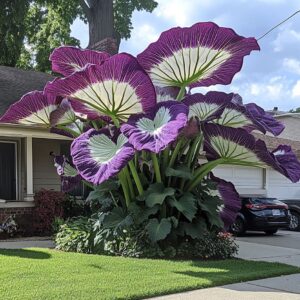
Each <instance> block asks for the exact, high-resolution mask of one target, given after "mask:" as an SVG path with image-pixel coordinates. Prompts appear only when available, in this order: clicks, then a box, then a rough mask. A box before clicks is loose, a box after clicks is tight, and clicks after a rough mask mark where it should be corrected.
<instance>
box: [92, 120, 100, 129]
mask: <svg viewBox="0 0 300 300" xmlns="http://www.w3.org/2000/svg"><path fill="white" fill-rule="evenodd" d="M92 125H93V127H94V128H95V129H97V130H99V127H98V124H97V122H96V121H92Z"/></svg>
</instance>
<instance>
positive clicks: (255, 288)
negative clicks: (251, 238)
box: [149, 241, 300, 300]
mask: <svg viewBox="0 0 300 300" xmlns="http://www.w3.org/2000/svg"><path fill="white" fill-rule="evenodd" d="M237 243H238V245H239V254H238V255H237V257H238V258H241V259H247V260H256V261H269V262H279V263H285V264H289V265H293V266H297V267H300V250H298V249H290V248H284V247H277V246H270V245H264V244H255V243H248V242H243V241H237ZM199 299H203V300H206V299H208V300H262V299H263V300H283V299H284V300H300V274H294V275H287V276H280V277H274V278H267V279H260V280H254V281H248V282H244V283H235V284H229V285H224V286H220V287H215V288H207V289H201V290H195V291H190V292H185V293H178V294H173V295H168V296H162V297H156V298H151V299H149V300H199Z"/></svg>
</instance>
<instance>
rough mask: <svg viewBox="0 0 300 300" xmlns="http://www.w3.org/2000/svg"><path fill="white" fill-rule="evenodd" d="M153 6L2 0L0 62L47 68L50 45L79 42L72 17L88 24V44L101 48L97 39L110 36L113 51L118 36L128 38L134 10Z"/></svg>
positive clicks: (137, 1)
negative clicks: (72, 32) (72, 33)
mask: <svg viewBox="0 0 300 300" xmlns="http://www.w3.org/2000/svg"><path fill="white" fill-rule="evenodd" d="M156 6H157V2H156V1H155V0H2V1H1V4H0V40H1V49H0V64H1V65H7V66H18V67H21V68H24V69H32V68H34V69H36V70H39V71H49V70H50V62H49V60H48V57H49V54H50V53H51V51H52V50H53V49H54V48H56V47H58V46H60V45H62V44H66V45H75V46H79V44H80V42H79V40H77V39H76V38H74V37H72V36H71V28H70V27H71V25H72V23H73V22H74V21H75V19H76V18H80V19H82V20H83V21H84V22H86V23H88V25H89V45H88V48H92V49H99V48H100V49H99V50H104V49H103V44H101V43H100V42H101V41H103V40H105V39H113V41H114V49H107V50H110V51H111V52H117V51H118V49H119V45H120V41H121V39H122V38H124V39H128V38H130V33H131V30H132V23H131V18H132V13H133V12H134V10H138V11H141V10H145V11H149V12H152V11H153V9H154V8H155V7H156ZM104 46H105V45H104Z"/></svg>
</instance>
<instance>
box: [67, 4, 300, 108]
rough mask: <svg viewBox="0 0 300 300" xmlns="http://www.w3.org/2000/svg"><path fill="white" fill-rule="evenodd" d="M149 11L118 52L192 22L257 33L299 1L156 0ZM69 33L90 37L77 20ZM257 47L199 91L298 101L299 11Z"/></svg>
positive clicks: (283, 104) (269, 102)
mask: <svg viewBox="0 0 300 300" xmlns="http://www.w3.org/2000/svg"><path fill="white" fill-rule="evenodd" d="M157 2H158V3H159V5H158V7H157V8H156V9H155V10H154V11H153V13H151V14H150V13H146V12H135V13H134V15H133V27H134V29H133V31H132V36H131V38H130V39H129V40H127V41H122V42H121V47H120V51H122V52H129V53H131V54H133V55H136V54H138V53H139V52H141V51H143V50H144V49H145V48H146V46H147V45H148V44H149V43H150V42H153V41H155V40H156V39H157V38H158V36H159V34H160V33H161V32H162V31H164V30H167V29H169V28H171V27H174V26H190V25H192V24H194V23H196V22H204V21H213V22H215V23H217V24H218V25H219V26H224V27H231V28H233V29H234V30H235V31H236V32H237V33H238V34H240V35H243V36H246V37H250V36H253V37H256V38H257V37H259V36H261V35H262V34H263V33H265V32H266V31H267V30H268V29H270V28H271V27H273V26H274V25H276V24H277V23H279V22H280V21H281V20H283V19H285V18H286V17H287V16H289V15H290V14H292V13H293V12H295V11H296V10H299V9H300V1H299V0H250V1H249V0H234V1H229V0H214V1H213V0H157ZM72 35H73V36H75V37H76V38H78V39H79V40H80V41H81V47H86V46H87V42H88V28H87V25H85V24H83V23H82V22H81V21H79V20H77V21H75V23H74V24H73V26H72ZM259 44H260V47H261V51H260V52H253V53H252V54H251V55H250V56H247V57H246V58H245V60H244V66H243V68H242V70H241V72H240V73H239V74H238V75H236V76H235V77H234V79H233V81H232V84H231V85H229V86H213V87H210V88H202V89H199V91H202V92H206V91H207V90H220V91H225V92H231V91H232V92H236V93H239V94H240V95H241V96H242V97H243V99H244V102H245V103H249V102H255V103H257V104H258V105H260V106H262V107H263V108H265V109H272V108H273V107H274V106H277V107H279V109H280V110H289V109H291V108H295V107H299V106H300V14H298V15H296V16H295V17H294V18H293V19H292V20H290V21H288V22H287V23H286V24H284V25H283V26H281V27H280V28H279V29H277V30H276V31H273V32H272V33H271V34H270V35H268V36H267V37H265V38H264V39H262V40H261V41H260V42H259Z"/></svg>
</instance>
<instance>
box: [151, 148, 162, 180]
mask: <svg viewBox="0 0 300 300" xmlns="http://www.w3.org/2000/svg"><path fill="white" fill-rule="evenodd" d="M151 159H152V162H153V167H154V173H155V177H156V182H161V175H160V169H159V164H158V160H157V157H156V154H155V153H153V152H151Z"/></svg>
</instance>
